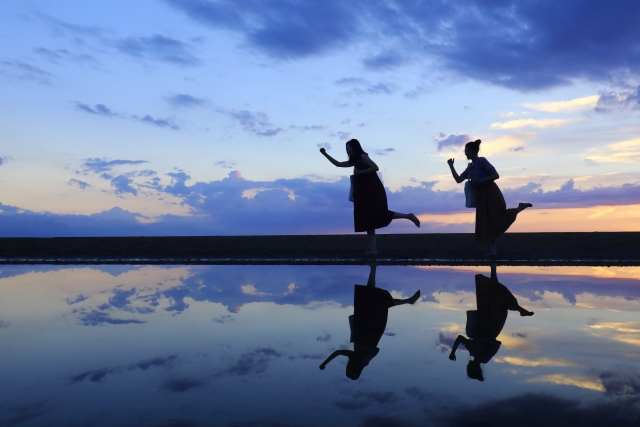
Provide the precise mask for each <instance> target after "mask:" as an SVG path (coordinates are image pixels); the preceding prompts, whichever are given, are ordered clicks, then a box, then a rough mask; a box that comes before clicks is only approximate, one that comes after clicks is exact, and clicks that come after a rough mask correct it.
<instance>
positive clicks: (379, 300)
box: [351, 285, 394, 347]
mask: <svg viewBox="0 0 640 427" xmlns="http://www.w3.org/2000/svg"><path fill="white" fill-rule="evenodd" d="M393 304H394V303H393V297H392V296H391V294H390V293H389V291H386V290H384V289H380V288H375V287H373V286H363V285H356V286H355V289H354V291H353V328H352V330H351V342H353V343H356V344H361V345H366V346H370V347H377V346H378V342H379V341H380V338H382V334H384V330H385V328H386V327H387V316H388V314H389V308H390V307H393Z"/></svg>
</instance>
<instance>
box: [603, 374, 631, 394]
mask: <svg viewBox="0 0 640 427" xmlns="http://www.w3.org/2000/svg"><path fill="white" fill-rule="evenodd" d="M600 381H602V386H603V387H604V389H605V394H607V395H608V396H636V397H638V396H640V375H638V374H637V373H636V372H633V371H629V372H624V371H616V372H613V371H605V372H603V373H601V374H600Z"/></svg>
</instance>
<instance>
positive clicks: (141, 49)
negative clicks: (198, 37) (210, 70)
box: [114, 34, 201, 66]
mask: <svg viewBox="0 0 640 427" xmlns="http://www.w3.org/2000/svg"><path fill="white" fill-rule="evenodd" d="M114 46H115V48H116V49H117V50H118V51H119V52H121V53H124V54H125V55H128V56H131V57H134V58H139V59H151V60H156V61H161V62H167V63H171V64H175V65H182V66H196V65H200V63H201V61H200V60H199V59H198V58H197V57H195V56H194V55H193V54H192V53H191V52H189V46H188V45H187V44H186V43H183V42H181V41H179V40H175V39H172V38H170V37H166V36H163V35H160V34H155V35H153V36H151V37H126V38H122V39H118V40H115V41H114Z"/></svg>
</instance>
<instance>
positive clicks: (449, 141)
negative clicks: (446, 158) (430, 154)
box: [433, 132, 472, 151]
mask: <svg viewBox="0 0 640 427" xmlns="http://www.w3.org/2000/svg"><path fill="white" fill-rule="evenodd" d="M469 141H472V139H471V137H470V136H469V135H467V134H466V133H463V134H455V133H451V134H448V135H447V134H446V133H443V132H440V133H439V134H437V135H436V136H435V137H434V138H433V142H435V143H437V144H438V151H442V149H443V148H446V149H449V148H451V149H454V150H459V149H460V148H461V147H462V146H463V145H464V144H466V143H467V142H469Z"/></svg>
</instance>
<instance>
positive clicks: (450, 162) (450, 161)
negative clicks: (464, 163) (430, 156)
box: [447, 159, 455, 166]
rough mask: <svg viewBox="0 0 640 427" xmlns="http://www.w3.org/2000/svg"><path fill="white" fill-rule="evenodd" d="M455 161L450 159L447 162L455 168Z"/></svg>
mask: <svg viewBox="0 0 640 427" xmlns="http://www.w3.org/2000/svg"><path fill="white" fill-rule="evenodd" d="M454 161H455V159H449V160H447V163H448V164H449V166H453V162H454Z"/></svg>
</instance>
